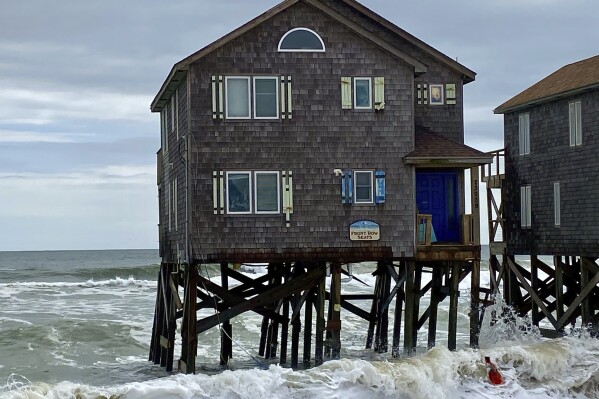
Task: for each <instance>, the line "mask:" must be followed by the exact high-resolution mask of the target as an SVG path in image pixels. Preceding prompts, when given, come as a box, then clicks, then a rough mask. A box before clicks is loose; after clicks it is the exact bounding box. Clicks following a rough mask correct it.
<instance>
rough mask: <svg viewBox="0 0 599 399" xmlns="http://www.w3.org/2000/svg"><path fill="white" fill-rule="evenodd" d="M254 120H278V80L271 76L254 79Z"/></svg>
mask: <svg viewBox="0 0 599 399" xmlns="http://www.w3.org/2000/svg"><path fill="white" fill-rule="evenodd" d="M254 118H255V119H278V118H279V79H278V78H276V77H271V76H256V77H254Z"/></svg>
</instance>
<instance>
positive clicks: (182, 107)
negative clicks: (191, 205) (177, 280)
mask: <svg viewBox="0 0 599 399" xmlns="http://www.w3.org/2000/svg"><path fill="white" fill-rule="evenodd" d="M176 95H178V100H179V101H178V107H177V106H175V108H177V114H176V115H177V117H176V118H175V124H173V119H172V117H171V112H173V108H172V107H171V104H172V103H171V101H170V99H169V102H168V105H167V114H168V118H167V132H168V135H167V137H168V152H164V148H163V168H162V170H163V174H164V177H163V179H162V185H161V187H160V199H159V201H160V204H161V206H160V240H161V241H164V246H163V248H164V249H165V251H164V254H163V256H164V259H165V260H167V261H174V260H177V255H178V254H177V246H178V248H179V250H180V251H183V250H184V249H185V220H186V218H185V211H186V210H185V206H186V202H185V198H186V189H185V182H186V180H185V178H186V164H185V163H184V162H183V161H184V154H185V151H186V147H185V136H186V135H187V132H188V129H189V124H188V121H189V118H188V109H187V108H188V107H187V81H186V80H183V81H182V82H181V84H180V85H179V87H178V92H174V93H173V96H176ZM176 124H178V128H179V134H178V138H177V129H176V126H175V125H176ZM175 181H176V182H177V184H176V188H177V190H176V192H177V195H176V196H175V195H174V191H175V190H174V188H175V186H174V185H173V183H174V182H175ZM167 185H168V187H167ZM175 198H176V206H175ZM169 201H170V204H171V206H170V212H171V215H170V226H169Z"/></svg>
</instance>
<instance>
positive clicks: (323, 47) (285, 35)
mask: <svg viewBox="0 0 599 399" xmlns="http://www.w3.org/2000/svg"><path fill="white" fill-rule="evenodd" d="M298 30H304V31H307V32H310V33H312V34H313V35H314V36H316V37H317V38H318V40H320V44H321V45H322V50H304V49H281V44H283V41H284V40H285V38H286V37H287V36H288V35H290V34H291V33H293V32H295V31H298ZM277 51H279V52H280V53H324V52H326V46H325V45H324V41H323V40H322V37H320V35H319V34H318V33H316V32H314V31H313V30H312V29H308V28H294V29H291V30H290V31H289V32H287V33H285V34H284V35H283V37H282V38H281V40H279V45H278V46H277Z"/></svg>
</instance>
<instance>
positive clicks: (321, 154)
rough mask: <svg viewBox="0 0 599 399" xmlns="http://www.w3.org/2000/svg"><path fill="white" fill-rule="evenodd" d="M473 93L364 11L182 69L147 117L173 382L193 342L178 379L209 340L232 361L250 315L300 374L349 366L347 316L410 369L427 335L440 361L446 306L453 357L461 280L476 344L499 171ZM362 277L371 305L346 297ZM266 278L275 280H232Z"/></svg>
mask: <svg viewBox="0 0 599 399" xmlns="http://www.w3.org/2000/svg"><path fill="white" fill-rule="evenodd" d="M414 17H416V16H414ZM474 78H475V73H474V72H473V71H471V70H470V69H468V68H466V67H465V66H463V65H461V64H459V63H458V62H456V61H455V60H454V59H452V58H450V57H447V56H446V55H444V54H442V53H441V52H439V51H437V50H436V49H434V48H433V47H431V46H430V45H428V44H426V43H424V42H422V41H421V40H419V39H418V38H416V37H414V36H412V35H410V34H409V33H407V32H406V31H404V30H402V29H401V28H399V27H398V26H396V25H395V24H393V23H392V22H390V21H388V20H386V19H385V18H384V17H382V16H380V15H377V14H376V13H374V12H373V11H371V10H369V9H368V8H366V7H364V6H362V5H361V4H360V3H358V2H356V1H354V0H286V1H283V2H282V3H280V4H279V5H277V6H275V7H274V8H272V9H271V10H269V11H266V12H265V13H263V14H262V15H260V16H258V17H257V18H255V19H253V20H252V21H250V22H248V23H246V24H245V25H243V26H241V27H239V28H237V29H235V30H234V31H232V32H230V33H229V34H227V35H226V36H224V37H222V38H220V39H218V40H217V41H215V42H214V43H212V44H210V45H208V46H206V47H204V48H202V49H201V50H199V51H197V52H196V53H194V54H192V55H190V56H189V57H187V58H185V59H183V60H181V61H179V62H178V63H176V64H175V65H174V66H173V68H172V70H171V71H170V73H169V74H168V77H167V79H166V80H165V82H164V83H163V84H162V87H161V88H160V90H159V91H158V93H157V95H156V97H155V99H154V100H153V102H152V104H151V109H152V112H156V113H160V116H161V118H160V120H161V134H162V145H161V149H160V151H159V152H158V157H157V163H158V192H159V202H160V204H159V205H160V207H159V208H160V224H159V240H160V256H161V257H162V264H161V267H160V274H159V277H158V293H157V298H156V310H155V319H154V329H153V334H152V342H151V349H150V360H152V361H153V362H155V363H159V364H161V365H162V366H163V367H166V369H167V370H171V369H172V368H173V366H174V364H175V358H174V356H175V354H174V346H175V345H174V343H175V338H176V336H178V335H179V334H180V339H181V344H182V353H181V354H180V357H179V358H178V359H177V360H178V361H177V365H178V369H179V370H181V371H182V372H185V373H192V372H194V371H195V369H196V367H195V365H196V353H197V345H198V340H201V339H202V333H203V332H204V331H206V330H208V329H212V328H220V331H221V352H220V358H221V362H222V363H226V362H228V360H229V359H230V358H231V356H232V338H233V337H234V336H235V331H233V329H232V326H231V323H230V320H231V319H232V318H234V317H236V316H238V315H241V314H242V313H244V312H255V313H258V314H259V315H261V316H262V318H263V321H262V325H261V326H260V328H261V331H262V333H261V338H260V342H257V343H256V349H257V351H258V353H259V355H260V356H263V357H265V358H278V359H279V361H280V363H281V364H288V365H291V366H293V367H296V366H297V365H298V363H299V362H300V361H301V362H304V363H305V364H319V363H321V362H322V361H323V360H326V359H328V358H337V357H339V353H340V352H339V351H340V347H341V344H342V341H343V338H342V337H343V326H342V324H341V319H340V313H341V312H352V313H354V314H355V315H357V316H358V317H361V318H363V319H365V320H367V321H368V330H367V331H366V332H365V335H366V337H367V338H366V340H365V343H364V345H365V347H366V348H372V349H373V350H376V351H379V352H387V351H388V350H391V351H392V353H393V354H394V355H399V353H400V352H404V351H405V353H411V352H412V351H413V350H414V348H415V346H416V337H417V333H418V330H419V329H420V328H421V327H422V326H424V325H425V324H426V323H428V343H429V346H433V345H435V342H436V331H437V327H436V326H437V307H438V304H439V303H440V302H441V301H444V300H448V301H449V302H450V312H449V322H448V323H449V326H448V328H449V329H448V331H449V338H448V341H447V345H448V347H449V348H450V349H454V348H455V347H456V330H457V317H458V313H457V303H458V302H457V301H458V295H459V290H458V286H459V283H460V281H462V280H463V279H465V278H471V280H472V294H471V301H472V310H473V311H472V312H471V315H472V318H471V319H472V321H471V328H470V334H471V343H472V344H473V345H474V344H476V340H477V328H478V322H479V320H478V310H479V279H480V276H479V260H480V236H479V196H478V180H479V166H480V165H482V164H486V163H489V162H491V159H492V158H491V156H489V155H487V154H485V153H482V152H480V151H478V150H475V149H473V148H471V147H468V146H466V145H464V118H463V104H464V101H463V86H464V85H465V84H468V83H471V82H473V81H474ZM465 171H468V173H465ZM466 179H471V180H472V181H473V182H474V184H467V182H466ZM466 187H471V188H469V190H471V193H470V195H469V196H466V195H465V191H466ZM466 198H470V200H469V202H470V203H469V204H468V207H469V208H470V209H471V211H470V213H469V214H467V213H466V211H465V210H466V205H467V204H466ZM364 261H371V262H373V265H375V266H373V272H374V274H375V275H376V286H375V287H374V292H373V293H372V294H368V295H353V296H352V295H344V294H342V292H341V284H340V281H341V275H342V274H343V273H348V265H349V264H351V263H356V262H364ZM255 262H260V263H267V264H268V273H267V274H266V275H264V276H261V277H258V278H251V277H248V276H247V275H246V274H242V273H240V272H239V271H238V270H237V268H236V265H238V264H240V263H255ZM206 264H219V265H220V275H221V280H220V283H217V282H216V281H215V280H211V279H210V278H209V276H206V275H205V274H204V273H202V266H203V265H206ZM423 273H431V274H432V279H431V282H430V283H428V284H423V283H422V281H423V280H422V275H423ZM327 274H330V277H331V283H330V288H328V287H327V286H325V278H326V277H327ZM230 279H233V280H235V281H237V282H238V283H237V284H236V285H235V286H229V280H230ZM428 293H430V296H431V303H430V306H429V307H428V308H427V309H426V311H424V312H422V311H420V306H419V303H420V298H421V297H422V296H423V295H425V294H428ZM356 301H362V302H363V301H368V303H369V305H368V306H367V308H364V307H363V306H362V307H360V306H359V305H357V304H356V303H357V302H356ZM392 301H394V302H395V303H396V306H395V309H396V311H395V313H394V314H392V315H389V313H390V312H389V305H390V304H391V303H392ZM362 302H361V303H362ZM205 308H210V309H213V313H212V314H211V315H210V316H207V317H199V313H198V312H199V310H201V309H205ZM179 319H181V321H180V329H179V328H178V327H177V321H178V320H179ZM402 321H403V325H402ZM390 323H392V324H391V325H392V328H391V326H390ZM445 328H447V327H445ZM289 329H291V332H290V331H289ZM390 329H391V330H392V339H391V340H389V339H388V331H389V330H390ZM302 335H303V338H301V337H302ZM402 338H403V343H402V342H401V340H402ZM389 341H390V342H389ZM300 349H301V355H300ZM300 356H301V358H300Z"/></svg>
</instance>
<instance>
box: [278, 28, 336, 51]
mask: <svg viewBox="0 0 599 399" xmlns="http://www.w3.org/2000/svg"><path fill="white" fill-rule="evenodd" d="M279 51H283V52H285V51H289V52H292V51H295V52H320V53H324V51H325V48H324V42H323V41H322V39H321V38H320V36H318V33H316V32H314V31H313V30H310V29H308V28H295V29H291V30H290V31H289V32H287V33H285V35H283V37H282V38H281V41H280V42H279Z"/></svg>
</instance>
